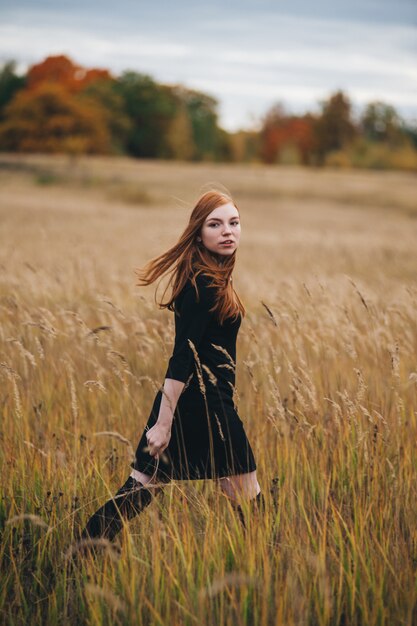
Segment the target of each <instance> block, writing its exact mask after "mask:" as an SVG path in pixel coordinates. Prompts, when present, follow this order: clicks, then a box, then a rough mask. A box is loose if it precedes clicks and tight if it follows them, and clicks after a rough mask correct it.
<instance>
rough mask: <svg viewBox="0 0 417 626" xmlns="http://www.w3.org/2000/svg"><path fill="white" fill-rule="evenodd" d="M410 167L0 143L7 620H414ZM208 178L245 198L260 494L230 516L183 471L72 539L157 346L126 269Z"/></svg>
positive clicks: (144, 295)
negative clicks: (145, 499)
mask: <svg viewBox="0 0 417 626" xmlns="http://www.w3.org/2000/svg"><path fill="white" fill-rule="evenodd" d="M416 182H417V179H416V176H415V175H413V174H406V173H398V172H369V171H367V172H353V171H337V170H312V169H308V170H307V169H302V168H291V167H279V168H277V167H273V166H263V165H262V166H261V165H259V166H254V165H253V166H250V165H222V164H207V163H206V164H190V163H188V164H187V163H184V164H179V163H174V162H152V161H134V160H129V159H125V158H119V159H116V158H113V159H110V158H79V159H74V158H73V159H69V158H67V157H61V156H60V157H46V156H31V157H17V156H12V155H6V154H3V155H0V269H1V274H0V333H1V356H0V373H1V396H0V399H1V411H2V415H1V425H0V434H1V443H2V445H1V455H0V463H1V466H0V471H1V479H2V480H1V483H2V499H1V504H0V532H1V543H0V559H1V585H0V598H1V599H0V610H1V622H2V623H4V624H10V625H11V624H13V625H17V624H31V625H32V624H48V625H50V624H51V625H52V624H71V625H72V624H77V625H78V626H80V625H81V624H123V625H124V624H126V625H127V624H137V625H142V624H144V625H145V624H146V625H147V624H158V625H165V624H172V625H174V624H175V625H177V624H180V625H183V624H186V625H192V624H207V625H216V626H226V625H228V626H235V625H239V626H240V625H241V626H246V625H249V624H250V625H252V624H256V625H259V626H263V625H276V626H280V625H285V626H290V625H293V624H294V625H295V624H299V625H304V624H309V625H316V624H317V625H320V626H325V625H336V624H337V625H340V626H342V625H344V626H345V625H349V624H364V625H366V626H373V625H386V626H393V625H396V624H398V625H400V624H401V625H409V626H411V625H412V624H416V623H417V576H416V572H417V507H416V502H417V452H416V436H417V358H416V357H417V283H416V276H417V201H416V198H417V193H416V192H417V185H416ZM212 186H217V187H219V186H220V187H221V188H223V189H226V190H228V191H229V192H231V193H232V194H233V196H234V199H235V201H236V203H237V206H238V207H239V210H240V212H241V220H242V238H241V244H240V247H239V250H238V252H237V264H236V269H235V274H234V284H235V288H236V290H237V291H238V293H239V295H240V297H241V299H242V300H243V302H244V304H245V306H246V310H247V315H246V317H245V319H244V320H243V323H242V326H241V330H240V333H239V338H238V345H237V350H238V358H237V404H238V410H239V414H240V416H241V418H242V420H243V421H244V424H245V428H246V431H247V434H248V436H249V439H250V441H251V444H252V447H253V449H254V452H255V456H256V460H257V465H258V480H259V482H260V485H261V487H262V490H263V492H264V495H265V498H266V507H267V510H266V514H265V517H263V518H261V520H258V521H257V522H256V523H252V524H251V525H250V528H249V533H248V534H247V535H244V534H243V532H242V529H241V527H240V525H239V523H238V521H237V519H236V517H235V516H234V514H233V511H232V509H231V507H230V504H229V503H228V502H227V501H226V499H225V497H224V496H223V495H222V494H221V493H219V490H218V489H217V488H216V485H215V483H213V482H210V481H208V482H189V483H187V482H176V483H172V484H170V485H169V486H167V487H166V488H165V490H164V492H163V493H162V494H160V495H159V496H158V497H157V498H156V499H155V501H154V502H153V503H152V505H151V506H150V507H149V508H148V509H147V510H146V512H144V513H143V514H142V515H141V516H140V517H139V518H137V519H136V520H134V521H133V522H131V523H130V524H129V525H128V526H127V527H126V528H125V529H124V530H123V533H122V534H121V535H120V538H119V540H118V541H117V543H116V545H115V546H113V547H112V546H107V547H104V548H103V550H102V551H101V552H100V554H99V555H98V556H97V557H96V558H87V557H82V556H80V555H78V556H77V552H76V551H75V552H74V551H73V548H74V540H75V537H76V535H77V532H78V530H79V528H80V527H81V526H82V525H83V523H84V522H85V521H86V519H87V517H88V516H89V515H90V514H91V513H92V512H93V511H94V510H95V508H97V506H98V504H100V503H102V502H103V501H104V500H105V499H106V497H108V496H109V494H110V493H114V491H115V489H116V488H118V487H119V486H120V485H121V484H122V483H123V482H124V481H125V479H126V477H127V475H128V473H129V465H128V464H129V462H130V460H131V454H132V449H134V448H135V447H136V444H137V440H138V437H139V435H140V434H141V432H142V430H143V427H144V424H145V422H146V420H147V418H148V415H149V410H150V407H151V404H152V401H153V398H154V395H155V393H156V390H157V389H158V387H159V385H160V384H162V382H163V381H162V376H163V373H164V372H165V369H166V361H167V359H168V358H169V356H170V351H171V348H172V340H173V317H172V313H170V312H168V311H165V310H160V309H158V307H157V306H156V304H155V302H154V292H155V285H152V286H150V287H146V288H139V287H137V286H135V282H136V277H135V274H134V268H135V267H142V266H143V265H144V264H145V263H146V261H147V260H149V259H150V258H153V257H155V256H157V255H159V254H160V253H161V252H162V251H164V250H166V249H167V248H168V247H170V246H171V245H172V244H173V243H175V241H176V240H177V238H178V237H179V236H180V234H181V232H182V230H183V229H184V227H185V225H186V222H187V218H188V215H189V212H190V210H191V208H192V206H193V202H194V201H195V200H196V198H197V197H198V195H199V194H200V193H201V192H202V191H205V190H207V189H208V188H210V187H212ZM162 296H163V284H161V285H160V286H159V288H158V293H157V297H158V298H161V297H162ZM102 433H113V434H102ZM274 478H278V479H279V482H278V486H279V488H278V489H276V484H277V483H276V482H275V483H274V482H273V479H274ZM74 555H75V558H74Z"/></svg>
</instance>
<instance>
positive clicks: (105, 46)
mask: <svg viewBox="0 0 417 626" xmlns="http://www.w3.org/2000/svg"><path fill="white" fill-rule="evenodd" d="M416 34H417V0H349V2H346V0H315V1H312V0H285V1H284V0H275V1H272V0H229V1H228V0H207V1H206V2H199V1H198V0H159V1H154V2H149V0H146V1H145V0H119V1H116V0H111V1H110V0H100V1H98V0H97V1H90V2H89V1H88V0H84V1H82V0H72V2H69V3H68V2H63V1H62V0H53V1H51V0H36V2H35V1H34V0H9V2H5V0H0V60H1V61H2V62H4V61H6V60H9V59H15V60H16V61H17V62H18V68H19V71H24V70H26V68H27V67H28V65H30V64H32V63H38V62H39V61H41V60H43V59H44V58H45V57H46V56H48V55H56V54H66V55H68V56H69V57H71V58H72V59H73V60H74V61H75V62H76V63H79V64H81V65H85V66H87V67H91V66H94V67H102V68H108V69H110V70H111V71H112V72H113V73H114V74H116V75H117V74H119V73H121V72H122V71H123V70H127V69H130V70H135V71H137V72H143V73H147V74H150V75H151V76H152V77H153V78H155V79H156V80H157V81H160V82H165V83H171V84H172V83H182V84H184V85H186V86H188V87H193V88H196V89H200V90H202V91H204V92H206V93H209V94H210V95H213V96H214V97H215V98H217V100H218V101H219V107H218V111H219V116H220V123H221V125H223V126H224V128H227V129H229V130H235V129H237V128H240V127H250V126H254V125H256V123H258V122H259V120H260V118H261V117H262V115H263V114H264V113H265V112H266V110H267V109H268V108H269V107H270V106H271V105H272V104H273V103H275V102H278V101H279V102H281V103H283V105H284V106H285V107H286V109H287V110H288V111H292V112H295V113H301V112H304V111H306V110H310V111H316V110H318V108H319V102H320V100H322V99H324V98H327V97H328V96H329V95H330V94H331V93H332V92H334V91H335V90H337V89H343V90H344V91H345V92H346V93H347V94H348V95H349V96H350V98H351V101H352V104H353V105H354V112H355V113H357V112H359V111H360V110H361V108H362V107H363V105H364V104H365V103H367V102H369V101H371V100H376V99H379V100H384V101H385V102H387V103H389V104H392V105H394V106H395V107H396V108H397V110H398V111H399V113H400V114H402V115H403V116H404V117H406V118H407V119H409V120H411V119H416V118H417V37H416Z"/></svg>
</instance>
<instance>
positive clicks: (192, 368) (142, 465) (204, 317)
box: [81, 191, 264, 540]
mask: <svg viewBox="0 0 417 626" xmlns="http://www.w3.org/2000/svg"><path fill="white" fill-rule="evenodd" d="M239 239H240V216H239V210H238V208H237V206H236V204H235V203H234V202H233V200H232V199H231V197H230V196H228V195H226V194H224V193H222V192H218V191H209V192H206V193H204V194H203V195H202V196H201V197H200V198H199V200H198V201H197V203H196V205H195V207H194V209H193V211H192V213H191V216H190V220H189V223H188V226H187V227H186V229H185V230H184V232H183V234H182V235H181V237H180V239H179V241H178V243H177V244H176V245H174V246H173V247H172V248H170V249H169V250H168V251H167V252H165V253H164V254H162V255H160V256H158V257H157V258H155V259H153V260H152V261H150V262H149V263H148V264H147V265H146V266H145V268H144V269H143V270H142V271H140V272H139V273H138V275H139V280H140V282H139V283H138V285H139V286H142V285H149V284H151V283H153V282H154V281H155V280H156V279H158V278H159V277H160V276H162V275H163V274H164V273H165V272H167V270H169V269H170V268H171V266H173V265H174V264H175V266H174V270H173V277H171V279H170V283H171V281H172V280H173V289H172V296H171V299H170V300H169V301H168V302H165V303H162V302H160V303H159V306H160V308H168V309H169V310H171V311H174V312H175V344H174V350H173V353H172V356H171V358H170V359H169V362H168V367H167V371H166V373H165V379H164V384H163V388H162V389H160V390H159V391H158V393H157V394H156V397H155V400H154V403H153V406H152V410H151V414H150V417H149V419H148V422H147V425H146V426H145V429H144V431H143V434H142V436H141V438H140V441H139V444H138V447H137V450H136V458H135V460H134V462H132V463H131V467H132V472H131V474H130V476H129V477H128V479H127V481H126V483H125V484H124V485H123V486H122V487H121V488H120V489H119V490H118V492H117V493H116V495H115V497H114V498H112V499H110V500H108V501H107V502H106V503H105V504H104V505H103V506H102V507H100V509H99V510H98V511H96V513H94V515H93V516H92V517H91V518H90V519H89V520H88V523H87V525H86V527H85V529H84V531H83V533H82V535H81V536H82V538H83V539H89V538H98V537H105V538H108V539H110V540H111V539H113V538H114V536H115V535H116V534H117V533H118V532H119V531H120V530H121V528H122V526H123V521H124V520H129V519H131V518H132V517H134V516H135V515H137V514H138V513H140V511H142V510H143V509H144V508H145V507H146V506H147V505H148V504H150V502H151V500H152V497H153V495H155V494H156V493H157V492H158V491H159V490H160V489H161V485H163V484H166V483H167V482H168V481H170V480H172V479H174V480H197V479H214V480H217V481H218V483H219V484H220V487H221V489H222V490H223V492H224V493H225V494H226V496H227V497H229V498H230V499H231V503H232V506H233V507H234V509H235V510H237V512H238V513H239V517H240V519H241V521H242V523H243V526H244V527H245V526H246V524H245V515H244V509H246V510H249V511H251V510H253V509H254V508H255V509H261V510H262V509H263V507H264V497H263V494H262V493H261V489H260V486H259V483H258V481H257V478H256V463H255V459H254V456H253V452H252V449H251V446H250V444H249V441H248V439H247V436H246V433H245V429H244V426H243V423H242V420H241V419H240V417H239V415H238V413H237V411H236V407H235V404H234V400H233V390H234V385H235V365H236V337H237V334H238V330H239V327H240V324H241V320H242V317H243V316H244V315H245V308H244V306H243V304H242V302H241V301H240V299H239V297H238V295H237V293H236V292H235V290H234V288H233V283H232V272H233V268H234V265H235V260H236V249H237V247H238V245H239ZM242 498H243V499H246V500H250V502H248V503H247V506H243V507H242V506H241V505H242V504H243V502H242V500H241V499H242Z"/></svg>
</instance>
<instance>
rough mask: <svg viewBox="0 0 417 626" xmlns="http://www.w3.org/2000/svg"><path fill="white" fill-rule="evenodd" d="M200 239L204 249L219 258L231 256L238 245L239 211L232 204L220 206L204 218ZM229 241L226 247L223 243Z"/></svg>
mask: <svg viewBox="0 0 417 626" xmlns="http://www.w3.org/2000/svg"><path fill="white" fill-rule="evenodd" d="M200 236H201V239H202V242H203V244H204V245H205V247H206V248H207V249H208V250H210V251H211V252H214V253H215V254H219V255H221V256H231V255H232V254H233V253H234V251H235V250H236V248H237V247H238V245H239V239H240V219H239V211H238V210H237V208H236V207H235V205H234V204H233V203H232V202H228V203H227V204H222V205H220V206H218V207H217V208H216V209H213V211H212V212H211V213H210V214H209V215H208V216H207V217H206V219H205V221H204V224H203V226H202V227H201V234H200ZM226 241H230V242H232V243H231V244H229V245H227V244H225V243H224V242H226Z"/></svg>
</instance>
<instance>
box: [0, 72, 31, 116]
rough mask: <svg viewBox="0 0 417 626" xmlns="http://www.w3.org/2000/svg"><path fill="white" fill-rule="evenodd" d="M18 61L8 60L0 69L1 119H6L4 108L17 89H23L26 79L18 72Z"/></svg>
mask: <svg viewBox="0 0 417 626" xmlns="http://www.w3.org/2000/svg"><path fill="white" fill-rule="evenodd" d="M15 70H16V61H7V62H6V63H4V65H3V66H2V68H1V70H0V119H4V114H3V111H4V108H5V107H6V105H7V104H8V103H9V102H10V101H11V100H12V98H13V96H14V95H15V93H16V92H17V91H19V90H20V89H23V87H24V86H25V82H26V79H25V77H24V76H18V75H17V74H16V71H15Z"/></svg>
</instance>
